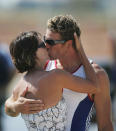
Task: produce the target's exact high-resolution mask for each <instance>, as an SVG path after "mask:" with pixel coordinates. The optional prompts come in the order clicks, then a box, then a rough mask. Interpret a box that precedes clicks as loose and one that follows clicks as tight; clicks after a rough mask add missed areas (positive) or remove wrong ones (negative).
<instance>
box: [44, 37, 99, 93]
mask: <svg viewBox="0 0 116 131" xmlns="http://www.w3.org/2000/svg"><path fill="white" fill-rule="evenodd" d="M74 38H75V42H76V47H77V51H78V54H79V55H80V58H81V62H82V64H83V66H84V69H85V74H86V78H85V79H84V78H81V77H78V76H73V75H71V74H70V73H68V72H66V71H63V70H59V69H57V70H53V71H51V72H50V73H49V75H47V76H46V78H44V79H46V80H44V82H45V83H46V85H50V86H52V85H53V86H54V85H55V87H56V88H57V86H58V87H60V88H68V89H70V90H73V91H76V92H81V93H91V94H95V93H97V92H99V88H97V85H98V82H97V77H96V74H95V71H94V69H93V67H92V65H91V64H90V62H89V61H88V58H87V56H86V55H85V52H84V50H83V47H82V45H81V42H80V41H79V40H78V38H77V36H76V35H74ZM50 81H52V83H51V82H50ZM44 82H43V83H44ZM47 82H48V84H47Z"/></svg>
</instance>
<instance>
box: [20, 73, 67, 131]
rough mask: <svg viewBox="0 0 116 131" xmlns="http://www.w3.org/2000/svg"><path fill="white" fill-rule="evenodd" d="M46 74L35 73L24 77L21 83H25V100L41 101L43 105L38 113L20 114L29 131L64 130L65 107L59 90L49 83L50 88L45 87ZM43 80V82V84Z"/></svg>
mask: <svg viewBox="0 0 116 131" xmlns="http://www.w3.org/2000/svg"><path fill="white" fill-rule="evenodd" d="M48 74H49V72H45V71H44V72H43V71H42V72H40V71H39V72H38V71H36V72H33V73H29V74H28V75H26V76H25V79H24V80H23V81H22V82H23V83H27V84H24V86H28V92H27V94H26V98H31V99H41V100H42V101H43V102H44V104H45V109H44V110H42V111H40V112H38V113H35V114H28V115H27V114H22V118H23V119H24V120H25V123H26V126H27V128H28V130H29V131H32V130H33V131H36V130H39V131H44V130H46V131H50V130H54V131H56V130H58V131H64V130H65V124H66V116H67V115H66V113H67V106H66V103H65V100H64V98H63V97H62V90H61V88H55V87H54V86H53V85H52V83H50V85H51V86H50V85H49V87H48V85H46V80H45V79H46V77H47V75H48ZM50 77H51V76H50V74H49V80H50V79H51V78H52V77H51V78H50ZM47 78H48V77H47ZM43 79H44V80H45V82H44V84H43ZM47 83H48V82H47ZM21 84H22V83H21ZM24 88H25V87H24Z"/></svg>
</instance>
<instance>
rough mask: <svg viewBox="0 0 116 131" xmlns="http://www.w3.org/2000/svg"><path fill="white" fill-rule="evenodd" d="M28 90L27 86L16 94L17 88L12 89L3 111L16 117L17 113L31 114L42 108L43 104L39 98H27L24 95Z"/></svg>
mask: <svg viewBox="0 0 116 131" xmlns="http://www.w3.org/2000/svg"><path fill="white" fill-rule="evenodd" d="M27 91H28V87H27V88H26V89H24V90H23V91H22V92H21V93H20V95H19V96H18V93H19V92H18V89H15V90H14V91H13V94H12V96H11V97H9V98H8V99H7V100H6V102H5V112H6V114H7V115H9V116H12V117H16V116H18V115H19V113H23V114H33V113H37V112H39V111H40V110H42V109H43V107H44V104H43V103H42V101H41V100H34V99H27V98H25V95H26V93H27Z"/></svg>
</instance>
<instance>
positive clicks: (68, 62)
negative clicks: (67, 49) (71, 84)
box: [60, 53, 82, 73]
mask: <svg viewBox="0 0 116 131" xmlns="http://www.w3.org/2000/svg"><path fill="white" fill-rule="evenodd" d="M60 62H61V64H62V66H63V68H64V70H66V71H68V72H71V73H72V72H74V71H76V69H78V68H79V66H80V65H81V64H82V63H81V60H80V57H79V55H78V54H77V53H76V54H72V55H71V54H69V55H67V56H66V55H65V56H64V57H62V58H61V59H60Z"/></svg>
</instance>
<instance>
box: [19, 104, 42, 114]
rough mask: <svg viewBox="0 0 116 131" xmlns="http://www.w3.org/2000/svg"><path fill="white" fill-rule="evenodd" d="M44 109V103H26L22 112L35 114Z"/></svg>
mask: <svg viewBox="0 0 116 131" xmlns="http://www.w3.org/2000/svg"><path fill="white" fill-rule="evenodd" d="M43 109H44V105H43V104H26V105H24V107H23V110H22V111H21V113H23V114H34V113H37V112H39V111H41V110H43Z"/></svg>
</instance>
